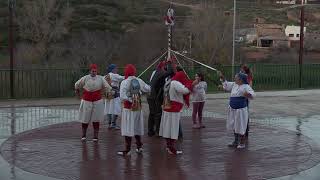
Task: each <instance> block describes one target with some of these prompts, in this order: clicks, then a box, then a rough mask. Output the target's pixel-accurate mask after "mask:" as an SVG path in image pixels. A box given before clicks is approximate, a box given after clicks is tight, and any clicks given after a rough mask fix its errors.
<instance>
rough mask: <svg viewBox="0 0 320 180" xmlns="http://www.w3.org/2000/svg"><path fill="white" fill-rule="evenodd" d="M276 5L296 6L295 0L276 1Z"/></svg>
mask: <svg viewBox="0 0 320 180" xmlns="http://www.w3.org/2000/svg"><path fill="white" fill-rule="evenodd" d="M276 3H277V4H296V3H297V1H296V0H286V1H277V2H276Z"/></svg>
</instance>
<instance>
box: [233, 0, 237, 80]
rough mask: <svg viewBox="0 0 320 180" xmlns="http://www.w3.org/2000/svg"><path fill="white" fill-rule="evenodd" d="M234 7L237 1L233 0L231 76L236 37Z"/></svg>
mask: <svg viewBox="0 0 320 180" xmlns="http://www.w3.org/2000/svg"><path fill="white" fill-rule="evenodd" d="M236 8H237V1H236V0H233V39H232V77H234V59H235V45H236V44H235V38H236V13H237V11H236Z"/></svg>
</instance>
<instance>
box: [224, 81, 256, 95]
mask: <svg viewBox="0 0 320 180" xmlns="http://www.w3.org/2000/svg"><path fill="white" fill-rule="evenodd" d="M222 85H223V89H224V90H226V91H231V97H241V96H243V95H244V93H245V92H247V93H248V94H251V95H252V97H255V93H254V90H253V89H252V88H251V87H250V85H249V84H242V85H240V86H239V85H238V84H236V83H235V82H228V81H225V82H223V83H222Z"/></svg>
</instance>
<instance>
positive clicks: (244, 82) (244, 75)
mask: <svg viewBox="0 0 320 180" xmlns="http://www.w3.org/2000/svg"><path fill="white" fill-rule="evenodd" d="M237 76H238V77H239V78H240V80H241V81H242V83H243V84H249V83H248V76H247V75H246V74H244V73H238V74H237Z"/></svg>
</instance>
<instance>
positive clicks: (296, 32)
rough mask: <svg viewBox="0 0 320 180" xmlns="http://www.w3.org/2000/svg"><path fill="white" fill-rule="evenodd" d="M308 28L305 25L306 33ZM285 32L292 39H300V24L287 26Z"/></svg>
mask: <svg viewBox="0 0 320 180" xmlns="http://www.w3.org/2000/svg"><path fill="white" fill-rule="evenodd" d="M306 31H307V28H306V27H304V33H306ZM285 34H286V36H287V37H288V38H289V40H290V41H299V40H300V26H287V27H286V29H285Z"/></svg>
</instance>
